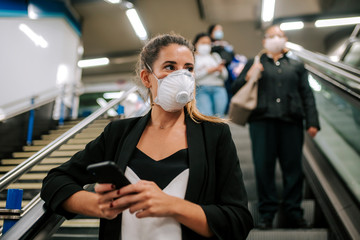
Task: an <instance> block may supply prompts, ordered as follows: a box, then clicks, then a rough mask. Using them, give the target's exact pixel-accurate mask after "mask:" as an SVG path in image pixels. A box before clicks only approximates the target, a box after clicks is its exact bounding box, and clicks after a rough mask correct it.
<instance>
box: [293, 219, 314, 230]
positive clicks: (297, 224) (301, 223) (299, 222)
mask: <svg viewBox="0 0 360 240" xmlns="http://www.w3.org/2000/svg"><path fill="white" fill-rule="evenodd" d="M291 225H292V227H294V228H309V227H310V226H309V224H308V223H307V222H306V220H305V219H304V218H298V219H295V220H293V222H292V224H291Z"/></svg>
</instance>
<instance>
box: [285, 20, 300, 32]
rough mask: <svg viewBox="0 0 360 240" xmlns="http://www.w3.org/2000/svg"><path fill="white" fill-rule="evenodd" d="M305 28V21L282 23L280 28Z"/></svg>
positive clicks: (286, 29) (288, 29) (287, 29)
mask: <svg viewBox="0 0 360 240" xmlns="http://www.w3.org/2000/svg"><path fill="white" fill-rule="evenodd" d="M303 28H304V22H302V21H296V22H285V23H281V24H280V29H281V30H282V31H290V30H299V29H303Z"/></svg>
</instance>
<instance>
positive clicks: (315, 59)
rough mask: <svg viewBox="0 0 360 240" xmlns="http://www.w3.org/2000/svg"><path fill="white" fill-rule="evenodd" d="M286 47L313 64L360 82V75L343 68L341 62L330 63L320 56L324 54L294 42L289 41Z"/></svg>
mask: <svg viewBox="0 0 360 240" xmlns="http://www.w3.org/2000/svg"><path fill="white" fill-rule="evenodd" d="M286 47H287V48H289V49H290V50H291V51H292V52H294V53H295V55H297V56H298V57H300V58H303V59H305V60H306V61H308V62H311V63H313V64H316V65H319V66H321V67H323V68H325V69H327V70H329V71H332V72H335V73H336V74H339V75H341V76H343V77H346V78H347V79H351V80H352V81H354V82H355V83H357V84H360V77H358V76H356V75H354V74H352V73H350V72H347V71H345V70H343V69H342V68H341V66H340V65H339V64H338V65H336V64H335V63H334V64H329V63H328V62H326V61H322V60H320V58H323V56H322V57H320V56H319V54H316V53H313V52H311V51H309V50H306V49H305V48H303V47H301V46H299V45H297V44H294V43H288V44H287V45H286Z"/></svg>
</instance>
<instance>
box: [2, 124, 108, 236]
mask: <svg viewBox="0 0 360 240" xmlns="http://www.w3.org/2000/svg"><path fill="white" fill-rule="evenodd" d="M77 123H79V121H68V122H65V124H64V125H63V126H59V127H58V129H56V130H50V132H49V134H46V135H43V136H42V137H41V140H34V141H33V145H32V146H24V147H23V151H22V152H14V153H13V156H12V158H11V159H1V160H0V163H1V165H0V176H2V175H4V174H5V173H6V172H8V171H10V170H12V169H13V168H15V167H16V166H17V165H18V164H20V163H22V162H23V161H25V160H26V159H27V158H29V157H30V156H32V155H33V154H35V153H36V152H37V151H39V150H40V149H42V148H43V147H45V146H46V145H47V144H49V143H50V142H52V141H53V140H54V139H56V138H57V137H59V136H60V135H61V134H63V133H65V132H66V131H67V130H69V129H70V128H72V127H73V126H75V125H76V124H77ZM108 123H109V120H107V119H100V120H96V121H94V122H93V123H92V124H90V125H89V126H88V127H87V128H85V129H83V130H82V131H81V132H80V133H78V134H76V135H75V136H74V137H73V138H72V139H70V140H69V141H68V142H67V143H65V144H64V145H62V146H61V147H60V148H59V149H57V150H56V151H54V152H52V153H51V154H50V155H49V156H48V157H46V158H45V159H44V160H42V161H41V162H40V164H38V165H36V166H34V167H33V168H32V169H31V170H30V171H29V172H27V173H26V174H24V175H23V176H22V177H20V179H18V180H17V181H16V182H14V183H12V184H10V185H9V186H8V187H7V189H10V188H15V189H23V190H24V194H23V201H22V207H24V206H26V205H27V204H28V203H29V201H30V200H31V199H32V198H33V197H35V196H36V195H37V194H38V193H39V192H40V190H41V186H42V180H43V179H44V177H45V176H46V175H47V173H48V172H49V170H50V169H52V168H54V167H57V166H59V165H60V164H62V163H64V162H65V161H67V160H69V159H70V157H71V156H72V155H74V154H75V153H76V152H78V151H80V150H82V149H84V147H85V145H86V144H87V143H88V142H90V141H91V140H93V139H95V138H96V137H97V136H99V134H100V133H101V132H102V131H103V130H104V128H105V126H106V125H107V124H108ZM6 196H7V191H5V190H4V191H2V192H1V193H0V208H5V204H6ZM0 225H1V226H2V225H3V221H2V220H1V221H0ZM98 225H99V220H98V219H94V218H93V219H91V218H90V219H89V218H84V217H83V216H79V217H78V218H76V219H73V220H66V221H65V222H64V223H63V224H62V226H61V228H60V230H59V233H56V234H55V236H56V235H58V236H62V235H63V236H64V237H65V238H67V239H71V238H73V237H75V236H74V235H73V232H74V231H73V229H81V231H75V232H79V236H76V238H77V239H79V237H83V239H85V238H86V239H92V238H91V236H96V238H94V239H97V236H98ZM54 239H61V238H56V237H54Z"/></svg>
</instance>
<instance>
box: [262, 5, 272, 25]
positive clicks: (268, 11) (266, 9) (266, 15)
mask: <svg viewBox="0 0 360 240" xmlns="http://www.w3.org/2000/svg"><path fill="white" fill-rule="evenodd" d="M274 10H275V0H263V4H262V9H261V19H262V20H263V21H264V22H270V21H271V20H273V18H274Z"/></svg>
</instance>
